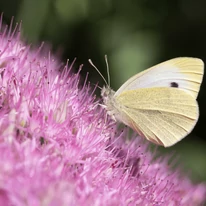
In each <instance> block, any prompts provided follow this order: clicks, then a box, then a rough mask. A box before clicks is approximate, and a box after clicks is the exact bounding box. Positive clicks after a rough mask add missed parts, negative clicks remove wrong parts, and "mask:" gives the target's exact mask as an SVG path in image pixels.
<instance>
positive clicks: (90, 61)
mask: <svg viewBox="0 0 206 206" xmlns="http://www.w3.org/2000/svg"><path fill="white" fill-rule="evenodd" d="M88 61H89V63H90V64H91V65H92V66H93V67H94V68H95V70H96V71H97V72H98V73H99V75H100V76H101V77H102V79H103V80H104V82H105V84H106V85H109V84H108V83H107V81H106V79H105V78H104V76H103V75H102V74H101V72H100V71H99V69H97V67H96V66H95V65H94V64H93V62H92V60H91V59H88Z"/></svg>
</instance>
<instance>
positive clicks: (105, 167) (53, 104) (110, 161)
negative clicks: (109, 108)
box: [0, 26, 206, 206]
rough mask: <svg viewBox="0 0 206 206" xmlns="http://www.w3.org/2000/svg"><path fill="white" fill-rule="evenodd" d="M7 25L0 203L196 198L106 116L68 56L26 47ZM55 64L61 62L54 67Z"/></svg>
mask: <svg viewBox="0 0 206 206" xmlns="http://www.w3.org/2000/svg"><path fill="white" fill-rule="evenodd" d="M18 30H19V27H18V26H17V27H16V30H15V31H14V32H11V29H9V30H8V31H7V28H6V27H3V26H1V36H0V86H1V93H0V95H1V96H0V108H1V109H0V205H5V206H7V205H15V206H23V205H32V206H33V205H34V206H38V205H49V206H56V205H62V206H64V205H71V206H72V205H74V206H76V205H85V206H88V205H95V206H101V205H107V206H109V205H111V206H115V205H122V206H125V205H170V206H172V205H187V206H189V205H191V206H194V205H200V204H202V203H203V202H204V201H205V199H206V198H205V197H206V187H205V185H204V184H198V185H193V184H192V183H191V182H190V180H189V179H188V178H187V177H183V176H181V175H180V172H179V171H172V170H170V168H169V167H168V164H167V162H168V159H167V158H164V159H156V160H154V161H153V160H152V159H153V154H152V153H150V152H149V151H148V150H147V144H146V143H143V142H142V141H141V139H139V138H138V137H137V138H134V140H132V141H131V142H127V143H126V142H125V141H124V139H125V137H127V131H126V130H125V129H124V130H123V131H118V129H117V128H116V126H115V125H114V123H113V122H112V121H110V120H107V121H106V116H105V114H106V111H105V110H104V109H102V108H101V107H99V100H96V99H95V97H94V94H93V91H92V90H91V88H90V86H89V85H88V84H87V83H86V80H85V83H84V84H83V86H80V84H79V72H78V73H77V74H73V73H72V66H73V63H71V64H69V63H68V64H67V65H66V66H65V67H64V68H62V67H61V66H60V65H61V64H60V63H59V62H58V60H56V59H55V57H52V56H51V55H50V54H48V55H46V56H43V53H42V52H41V51H40V50H41V48H40V49H39V50H30V48H29V47H28V46H26V45H25V44H24V42H22V41H21V40H20V38H19V31H18ZM59 70H62V72H61V73H60V72H59Z"/></svg>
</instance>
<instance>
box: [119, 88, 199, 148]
mask: <svg viewBox="0 0 206 206" xmlns="http://www.w3.org/2000/svg"><path fill="white" fill-rule="evenodd" d="M115 101H116V102H117V105H121V109H119V111H121V112H120V114H119V115H120V116H121V117H119V118H118V119H121V121H123V122H124V123H125V124H127V125H128V126H130V127H131V128H133V129H134V130H135V131H137V132H138V133H139V134H140V135H141V136H144V137H145V138H146V139H148V140H150V141H152V142H154V143H156V144H160V145H163V146H165V147H169V146H171V145H173V144H175V143H177V142H178V141H180V140H181V139H182V138H184V137H185V136H186V135H187V134H189V133H190V132H191V131H192V129H193V128H194V126H195V124H196V122H197V119H198V116H199V111H198V104H197V102H196V100H195V99H194V97H193V96H192V95H190V94H188V93H187V92H185V91H184V90H181V89H177V88H169V87H164V88H162V87H157V88H140V89H137V90H131V91H124V92H122V93H121V94H120V95H119V96H117V97H116V98H115Z"/></svg>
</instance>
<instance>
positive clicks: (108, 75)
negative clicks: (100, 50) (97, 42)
mask: <svg viewBox="0 0 206 206" xmlns="http://www.w3.org/2000/svg"><path fill="white" fill-rule="evenodd" d="M104 58H105V61H106V66H107V79H108V85H109V86H110V74H109V64H108V59H107V55H105V56H104Z"/></svg>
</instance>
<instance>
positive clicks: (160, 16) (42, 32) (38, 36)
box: [0, 0, 206, 182]
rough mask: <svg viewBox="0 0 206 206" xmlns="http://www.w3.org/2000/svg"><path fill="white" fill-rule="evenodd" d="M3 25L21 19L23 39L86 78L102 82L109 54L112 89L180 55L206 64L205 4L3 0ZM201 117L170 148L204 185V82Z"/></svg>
mask: <svg viewBox="0 0 206 206" xmlns="http://www.w3.org/2000/svg"><path fill="white" fill-rule="evenodd" d="M0 12H4V18H3V21H4V23H6V24H9V23H10V21H11V17H12V16H14V17H15V22H16V21H18V22H19V21H20V20H22V21H23V24H22V37H23V39H25V40H27V42H28V43H32V44H33V45H40V44H41V42H42V41H44V42H47V43H49V44H50V45H51V50H52V51H53V52H57V53H58V54H59V56H60V58H61V61H63V62H66V60H67V59H70V60H73V59H74V58H75V57H76V58H77V61H76V64H75V68H78V67H79V65H80V64H84V67H83V70H82V72H81V75H82V77H84V76H85V75H86V73H87V72H89V80H90V81H91V82H92V83H94V84H96V83H97V82H99V85H100V86H102V85H103V84H104V83H103V81H102V79H101V77H100V76H99V75H98V74H97V72H96V71H95V70H94V68H93V67H91V65H90V64H89V63H88V59H89V58H91V59H92V60H93V62H94V64H95V65H96V66H97V67H98V69H99V70H100V71H101V72H102V73H103V75H104V76H105V77H106V64H105V59H104V55H105V54H107V56H108V61H109V67H110V75H111V85H112V87H113V88H114V89H115V90H116V89H117V88H118V87H119V86H120V85H121V84H122V83H123V82H125V81H126V80H127V79H128V78H129V77H130V76H132V75H134V74H136V73H138V72H140V71H142V70H144V69H146V68H148V67H150V66H153V65H154V64H157V63H160V62H162V61H165V60H167V59H171V58H174V57H179V56H191V57H199V58H201V59H203V60H204V61H205V62H206V1H205V0H197V1H194V0H173V1H163V0H159V1H149V0H127V1H119V0H15V1H13V0H6V1H4V0H0ZM198 102H199V105H200V119H199V121H198V124H197V126H196V127H195V129H194V131H193V132H192V134H191V135H189V136H188V137H187V138H185V139H184V140H183V141H181V142H180V143H178V144H177V145H175V146H174V147H172V148H169V149H163V148H160V150H161V151H162V152H163V153H162V155H164V153H170V152H171V151H175V155H176V156H178V157H179V161H178V165H179V166H181V167H183V168H184V171H185V172H186V173H189V175H191V177H192V179H193V180H194V181H196V182H200V181H206V135H205V129H206V124H205V122H206V80H204V81H203V85H202V88H201V91H200V94H199V97H198Z"/></svg>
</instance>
